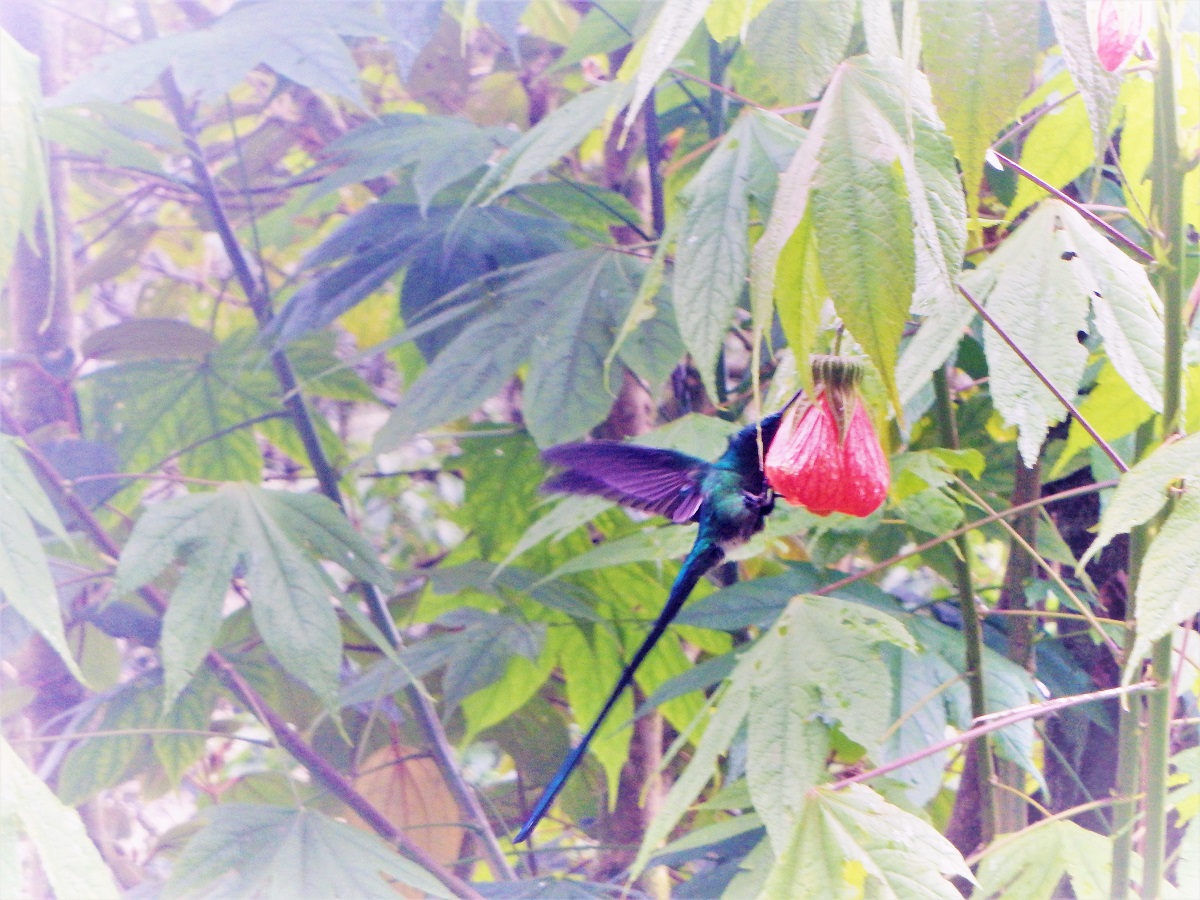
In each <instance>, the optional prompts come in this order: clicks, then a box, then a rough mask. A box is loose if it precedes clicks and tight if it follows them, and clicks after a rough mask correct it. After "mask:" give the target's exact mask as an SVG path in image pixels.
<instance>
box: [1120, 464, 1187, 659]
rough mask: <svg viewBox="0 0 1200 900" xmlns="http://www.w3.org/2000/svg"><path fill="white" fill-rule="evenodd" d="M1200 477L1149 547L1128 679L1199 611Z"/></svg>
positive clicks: (1140, 582)
mask: <svg viewBox="0 0 1200 900" xmlns="http://www.w3.org/2000/svg"><path fill="white" fill-rule="evenodd" d="M1198 547H1200V472H1197V473H1195V474H1192V475H1189V476H1188V478H1187V480H1186V481H1185V488H1184V491H1183V493H1182V494H1180V495H1179V496H1178V497H1177V498H1176V500H1175V504H1174V507H1173V508H1172V509H1171V514H1170V515H1169V516H1167V520H1166V521H1165V522H1164V523H1163V525H1162V528H1160V529H1159V531H1158V534H1156V535H1155V536H1154V540H1153V541H1152V542H1151V543H1150V548H1149V549H1148V550H1147V551H1146V556H1145V558H1144V559H1143V560H1142V568H1141V574H1140V575H1139V576H1138V582H1137V639H1136V640H1135V641H1134V645H1133V649H1132V650H1131V651H1130V653H1129V659H1128V661H1127V662H1126V665H1125V680H1126V681H1131V680H1132V679H1133V678H1135V677H1136V676H1137V674H1138V672H1139V671H1140V670H1141V663H1142V660H1143V659H1145V658H1146V657H1147V656H1148V655H1149V654H1150V648H1151V646H1152V645H1153V644H1154V642H1155V641H1157V640H1158V639H1159V638H1162V637H1166V636H1167V635H1168V634H1170V633H1171V630H1172V629H1173V628H1174V627H1175V626H1176V625H1178V624H1179V623H1180V622H1183V621H1184V620H1186V619H1190V618H1191V617H1192V616H1194V615H1195V614H1196V613H1197V612H1200V591H1197V590H1196V585H1197V584H1198V583H1200V553H1197V552H1196V548H1198Z"/></svg>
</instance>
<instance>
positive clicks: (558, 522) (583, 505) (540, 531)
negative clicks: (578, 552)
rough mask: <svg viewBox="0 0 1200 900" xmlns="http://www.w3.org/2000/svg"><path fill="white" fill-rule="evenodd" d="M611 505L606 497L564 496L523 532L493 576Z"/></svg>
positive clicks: (586, 521) (580, 525)
mask: <svg viewBox="0 0 1200 900" xmlns="http://www.w3.org/2000/svg"><path fill="white" fill-rule="evenodd" d="M612 506H613V502H612V501H611V500H605V499H604V498H603V497H566V498H564V499H562V500H561V501H559V502H558V503H556V504H555V505H554V506H553V507H551V508H550V511H549V512H548V513H546V515H544V516H542V517H541V518H540V519H538V520H537V521H536V522H534V523H533V524H532V525H530V526H529V528H528V529H527V530H526V531H525V533H524V534H523V535H521V539H520V540H519V541H517V543H516V545H515V546H513V548H512V549H511V550H510V551H508V555H507V556H506V557H504V559H503V560H501V562H500V564H499V565H498V566H496V571H495V573H494V574H493V577H495V575H499V574H500V572H501V571H503V570H504V569H506V568H507V567H508V566H509V564H511V563H512V562H513V560H515V559H516V558H517V557H519V556H520V555H521V554H523V553H524V552H525V551H526V550H530V549H532V548H533V547H536V546H537V545H538V544H540V543H541V542H542V541H544V540H546V539H548V538H553V539H554V540H555V541H558V540H561V539H562V538H563V537H565V536H566V535H568V534H570V533H571V532H572V531H574V530H575V529H576V528H580V527H582V526H584V525H586V524H587V523H588V522H590V521H592V519H594V518H596V516H598V515H600V513H602V512H604V511H605V510H606V509H609V508H610V507H612Z"/></svg>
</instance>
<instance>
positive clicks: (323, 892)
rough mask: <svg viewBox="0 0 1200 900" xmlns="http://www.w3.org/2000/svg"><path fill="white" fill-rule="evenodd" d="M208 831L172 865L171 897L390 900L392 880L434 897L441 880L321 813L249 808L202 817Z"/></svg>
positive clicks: (230, 806) (442, 893)
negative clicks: (209, 892)
mask: <svg viewBox="0 0 1200 900" xmlns="http://www.w3.org/2000/svg"><path fill="white" fill-rule="evenodd" d="M204 817H205V819H206V820H207V821H206V824H205V826H204V827H203V828H202V829H201V830H200V831H199V832H198V833H197V834H196V835H194V836H193V837H192V838H191V840H189V841H188V843H187V845H186V846H185V847H184V848H183V852H182V853H181V854H180V855H179V858H178V859H176V860H175V865H174V868H173V870H172V872H171V878H170V880H169V881H168V883H167V889H168V892H169V893H170V894H171V895H173V896H178V895H189V894H196V893H200V892H205V890H206V889H208V888H210V886H214V885H213V882H214V881H218V879H219V881H218V884H217V885H215V886H214V887H218V888H219V890H220V891H221V893H222V894H223V895H225V896H236V897H250V896H255V897H259V896H262V897H356V898H368V897H371V898H376V897H377V898H382V900H387V898H394V897H395V896H396V889H395V887H394V886H393V885H392V884H391V882H390V881H389V879H395V880H396V881H398V882H400V883H401V884H404V885H409V886H411V887H414V888H416V889H417V890H418V891H422V892H424V893H425V894H427V895H430V896H433V897H447V898H448V897H451V896H452V895H451V894H449V893H447V891H446V888H445V887H443V885H442V884H441V882H439V881H438V880H437V879H436V878H434V877H433V875H431V874H430V873H429V872H427V871H426V870H425V869H422V868H421V867H420V866H418V865H417V864H416V863H414V862H411V861H410V860H408V859H405V858H404V857H403V856H401V855H400V854H398V853H397V852H396V851H395V850H394V849H393V848H392V847H390V846H388V845H387V844H386V843H384V842H383V841H382V840H381V839H380V838H378V837H376V836H375V835H374V834H370V833H368V832H365V831H362V830H360V829H357V828H352V827H351V826H349V825H345V824H343V823H341V822H336V821H334V820H333V819H331V818H329V817H328V816H325V815H323V814H321V813H319V812H315V811H313V810H305V809H293V808H288V807H281V806H264V805H259V804H249V803H223V804H221V805H219V806H213V807H210V808H209V809H208V810H206V811H205V813H204Z"/></svg>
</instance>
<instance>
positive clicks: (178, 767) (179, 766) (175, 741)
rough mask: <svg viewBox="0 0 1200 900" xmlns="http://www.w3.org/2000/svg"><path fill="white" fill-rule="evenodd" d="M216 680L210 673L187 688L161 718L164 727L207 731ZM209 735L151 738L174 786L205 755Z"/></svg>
mask: <svg viewBox="0 0 1200 900" xmlns="http://www.w3.org/2000/svg"><path fill="white" fill-rule="evenodd" d="M216 687H217V685H216V680H215V679H214V678H213V677H212V676H211V675H210V676H207V677H205V676H202V677H201V678H199V679H197V680H196V681H195V682H194V683H193V684H192V687H191V690H185V691H184V692H183V693H181V694H180V695H179V697H178V698H177V699H176V701H175V703H174V704H172V705H171V706H170V708H169V709H168V710H167V712H166V713H164V714H163V715H162V717H161V718H159V720H158V727H159V728H162V729H167V730H170V729H179V730H180V731H181V732H182V731H207V730H208V728H209V722H210V719H211V718H212V712H213V706H214V704H215V701H216V697H217V691H216ZM206 742H207V738H206V737H205V736H204V735H203V734H182V733H177V734H170V733H165V734H155V735H153V736H152V737H151V743H152V745H153V747H154V755H155V757H157V758H158V762H159V764H160V765H161V766H162V767H163V771H164V772H166V773H167V778H168V780H169V781H170V782H171V784H172V785H174V786H176V787H178V786H179V784H180V782H181V781H182V779H183V776H184V774H185V773H186V772H187V770H188V769H190V768H191V767H192V766H193V765H195V763H196V762H197V760H199V759H200V758H201V757H202V756H204V748H205V746H206Z"/></svg>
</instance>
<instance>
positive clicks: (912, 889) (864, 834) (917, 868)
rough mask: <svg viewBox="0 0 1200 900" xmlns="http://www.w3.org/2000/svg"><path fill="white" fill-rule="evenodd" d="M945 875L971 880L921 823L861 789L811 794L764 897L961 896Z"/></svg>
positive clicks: (952, 899)
mask: <svg viewBox="0 0 1200 900" xmlns="http://www.w3.org/2000/svg"><path fill="white" fill-rule="evenodd" d="M950 875H955V876H958V877H960V878H965V879H966V880H968V881H973V880H974V879H973V877H972V876H971V870H970V869H968V868H967V865H966V863H965V862H964V861H963V858H962V856H961V854H959V852H958V851H957V850H955V849H954V845H952V844H951V843H950V842H949V841H948V840H946V839H945V838H944V837H942V836H941V835H940V834H939V833H938V832H937V831H936V830H935V829H934V828H933V826H932V825H930V824H929V823H928V822H926V821H925V820H924V819H920V818H918V817H917V816H914V815H913V814H912V813H907V812H904V811H903V810H901V809H899V808H898V807H895V806H892V805H891V804H890V803H888V802H887V801H885V800H884V799H883V798H882V797H880V796H879V795H878V794H877V793H875V792H874V791H873V790H871V789H870V788H869V787H866V786H865V785H861V784H852V785H850V786H849V787H848V788H846V789H845V790H843V791H831V790H826V789H823V788H813V789H811V790H810V791H809V792H808V793H807V795H806V796H805V797H804V798H803V802H802V805H801V807H800V811H799V815H798V816H797V824H796V827H795V829H794V830H793V832H792V835H791V839H790V840H789V842H788V844H787V847H786V849H785V850H784V851H783V852H782V853H780V854H778V856H777V857H776V860H775V865H774V867H773V868H772V869H771V873H770V875H769V876H768V878H767V883H766V885H765V886H764V889H763V896H767V897H823V898H829V900H840V898H851V897H862V896H864V894H865V895H866V896H878V897H891V898H897V900H908V898H911V900H918V898H920V900H926V898H934V897H936V898H942V900H956V898H958V897H959V896H960V894H959V893H958V891H957V890H956V889H955V887H954V886H953V885H952V884H951V883H950V882H949V881H948V880H947V878H945V877H943V876H950Z"/></svg>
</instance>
